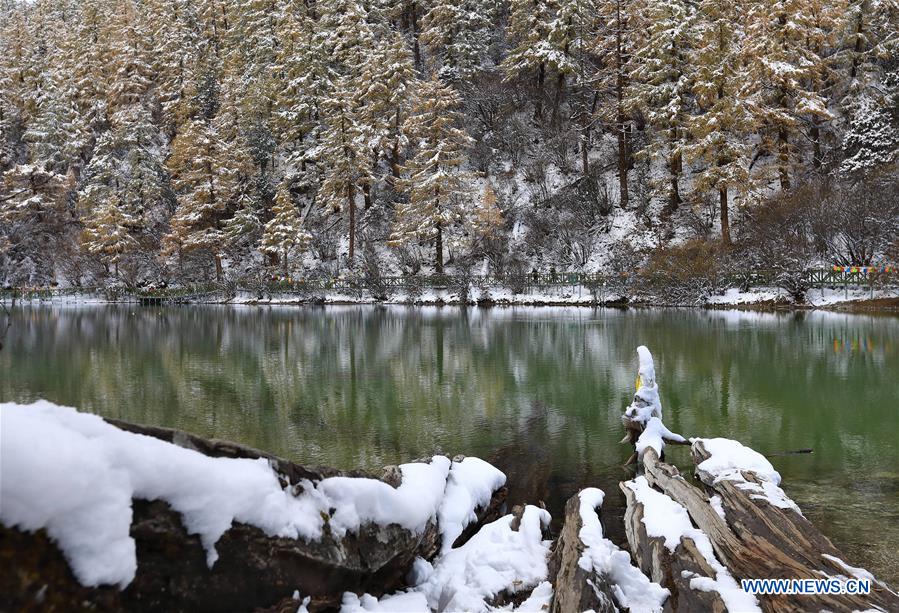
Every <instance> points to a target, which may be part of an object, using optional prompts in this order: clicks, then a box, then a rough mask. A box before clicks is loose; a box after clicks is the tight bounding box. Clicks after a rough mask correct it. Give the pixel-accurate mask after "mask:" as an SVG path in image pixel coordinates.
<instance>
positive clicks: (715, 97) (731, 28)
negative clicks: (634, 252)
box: [684, 0, 754, 243]
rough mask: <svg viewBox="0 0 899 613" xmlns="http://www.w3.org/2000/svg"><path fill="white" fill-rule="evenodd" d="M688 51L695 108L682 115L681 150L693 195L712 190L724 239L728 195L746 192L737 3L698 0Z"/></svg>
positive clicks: (746, 117)
mask: <svg viewBox="0 0 899 613" xmlns="http://www.w3.org/2000/svg"><path fill="white" fill-rule="evenodd" d="M697 21H698V23H697V26H696V36H695V38H694V48H693V50H692V54H691V64H692V65H693V66H694V72H693V79H692V89H693V95H694V97H695V100H696V104H697V107H698V108H697V112H696V114H695V115H693V116H691V117H689V118H688V122H687V131H688V132H689V134H690V139H689V141H688V142H687V144H686V146H685V148H684V153H685V158H686V160H687V161H688V162H689V163H691V164H692V165H693V166H694V167H696V168H697V171H696V172H695V174H694V183H693V189H694V192H695V193H697V194H698V195H699V199H702V198H704V197H705V196H706V194H707V193H708V192H710V191H711V192H712V193H714V194H716V196H717V199H718V209H719V216H720V222H721V239H722V241H723V242H725V243H729V242H730V216H729V196H730V194H731V193H734V194H735V195H739V194H741V193H744V192H745V191H747V190H748V189H749V187H750V184H749V179H750V175H749V162H750V157H751V153H752V152H751V145H750V138H751V135H752V134H753V132H754V126H753V123H752V117H751V116H750V114H749V113H747V112H746V104H745V101H744V100H743V99H742V95H743V93H744V92H745V91H746V88H747V82H746V80H747V75H746V68H745V66H743V65H742V64H741V62H740V51H741V44H742V40H743V33H742V32H741V31H740V30H739V24H740V23H742V21H743V20H742V15H741V12H740V6H739V5H737V4H734V3H733V2H730V1H729V0H701V1H700V3H699V6H698V9H697Z"/></svg>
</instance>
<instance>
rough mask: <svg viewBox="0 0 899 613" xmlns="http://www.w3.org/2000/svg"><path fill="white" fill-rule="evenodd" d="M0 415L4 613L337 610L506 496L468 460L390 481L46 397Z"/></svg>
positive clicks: (386, 585) (386, 583) (494, 475)
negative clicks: (50, 608)
mask: <svg viewBox="0 0 899 613" xmlns="http://www.w3.org/2000/svg"><path fill="white" fill-rule="evenodd" d="M0 419H2V429H0V437H2V440H0V450H2V461H0V524H2V525H0V532H2V539H0V560H3V561H4V564H10V563H14V565H15V572H13V571H12V569H11V568H5V569H0V577H2V579H0V609H3V610H15V609H18V608H21V607H23V606H27V605H28V604H29V603H33V602H34V601H35V599H37V600H38V601H39V602H45V603H47V604H48V605H49V604H55V605H56V606H60V607H62V608H63V609H65V608H66V607H65V604H66V603H70V602H82V601H83V602H87V603H91V604H92V606H96V607H97V608H99V609H123V608H124V609H129V610H170V611H178V610H192V611H197V610H250V609H253V608H257V607H264V606H271V605H272V604H275V603H277V602H278V601H279V600H281V599H283V598H285V597H289V596H290V595H291V594H292V593H293V592H294V591H295V590H297V591H299V592H300V593H301V594H303V595H304V596H308V595H311V596H313V598H312V606H313V608H314V607H315V606H316V605H319V606H320V605H328V604H330V605H339V603H340V598H341V595H342V593H343V592H346V591H351V592H355V593H359V594H362V593H365V592H369V593H372V594H378V595H379V594H383V593H384V592H385V591H388V590H392V589H395V588H397V587H401V586H402V585H404V584H405V580H406V576H407V574H408V572H409V570H410V569H411V568H412V565H413V562H414V561H415V560H416V559H419V558H424V559H427V558H433V556H434V554H435V553H436V552H438V551H439V550H440V549H441V542H442V541H443V542H449V543H451V544H452V543H455V544H459V543H461V542H462V541H464V540H465V536H466V533H470V532H471V530H470V529H469V526H470V525H471V524H472V523H478V524H480V523H483V522H486V521H490V520H492V519H495V516H498V511H499V508H500V506H501V504H500V502H499V501H498V499H497V498H498V497H502V496H503V495H504V492H505V490H504V489H503V488H502V486H503V484H504V482H505V475H503V474H502V473H501V472H500V471H498V470H497V469H495V468H494V467H492V466H490V465H489V464H487V463H486V462H483V461H481V460H478V459H477V458H457V459H456V460H450V459H449V458H446V457H443V456H434V457H433V458H431V459H429V460H427V461H420V462H413V463H409V464H404V465H402V466H399V467H396V468H394V469H392V470H388V471H386V472H385V479H386V480H384V479H379V478H376V477H374V476H367V475H362V474H360V473H353V474H352V475H350V474H343V473H340V472H338V471H334V470H330V469H310V468H307V467H302V466H299V465H296V464H293V463H291V462H287V461H285V460H282V459H278V458H273V457H271V456H268V455H267V454H263V453H262V452H258V451H256V450H252V449H246V448H241V447H240V446H239V445H234V444H226V443H221V442H217V441H207V440H204V439H199V438H198V437H192V436H190V435H186V434H184V433H177V432H174V431H164V430H161V429H155V428H148V429H146V431H145V432H146V433H145V434H144V433H138V431H140V430H141V428H140V427H137V426H130V427H129V430H130V431H126V430H124V429H122V428H118V427H115V426H113V425H112V424H110V423H107V422H106V421H104V420H102V419H101V418H99V417H97V416H94V415H90V414H87V413H79V412H77V411H76V410H75V409H71V408H68V407H59V406H56V405H53V404H51V403H47V402H38V403H35V404H33V405H27V406H26V405H15V404H4V405H0ZM157 435H158V437H157ZM175 443H181V444H183V445H184V446H180V445H178V444H175ZM198 449H200V450H205V451H208V452H210V453H211V454H212V455H207V454H205V453H201V451H199V450H198ZM491 514H492V516H491ZM444 547H445V546H444ZM47 569H52V576H48V574H47Z"/></svg>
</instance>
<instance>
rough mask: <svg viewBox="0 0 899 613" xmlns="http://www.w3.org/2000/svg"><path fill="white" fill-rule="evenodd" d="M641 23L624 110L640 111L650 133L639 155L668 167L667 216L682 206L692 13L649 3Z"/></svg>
mask: <svg viewBox="0 0 899 613" xmlns="http://www.w3.org/2000/svg"><path fill="white" fill-rule="evenodd" d="M641 21H642V22H643V23H645V24H646V29H645V32H644V34H645V40H644V41H643V44H642V46H641V47H640V48H639V49H637V50H636V52H635V59H634V62H635V65H636V66H637V68H636V69H635V70H634V73H633V76H634V81H633V85H632V87H631V91H630V96H629V99H628V105H629V106H633V107H634V108H640V109H642V110H643V112H644V113H645V116H646V120H647V123H649V125H650V126H652V128H653V129H654V134H653V135H652V138H651V140H650V142H649V145H648V146H647V148H646V149H645V150H644V151H643V152H642V154H643V155H644V156H647V157H649V158H650V159H651V160H658V161H660V162H662V164H663V165H664V166H665V167H667V171H668V186H667V190H666V191H667V204H666V206H665V212H666V213H668V214H670V213H672V212H674V211H675V210H676V209H677V208H678V206H679V205H680V203H681V201H682V198H681V193H680V178H681V174H682V172H683V153H684V146H685V144H686V142H687V140H688V134H687V126H688V123H689V118H690V115H691V113H692V112H693V100H692V96H691V90H692V84H691V77H692V75H693V67H692V65H691V64H690V59H689V58H690V54H691V52H692V46H693V38H694V36H695V25H696V10H695V8H694V6H693V4H692V3H689V2H686V1H685V0H672V1H671V2H658V3H648V4H646V5H645V6H644V7H643V10H642V14H641ZM659 191H665V190H659Z"/></svg>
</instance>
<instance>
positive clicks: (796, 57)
mask: <svg viewBox="0 0 899 613" xmlns="http://www.w3.org/2000/svg"><path fill="white" fill-rule="evenodd" d="M747 7H748V11H747V16H746V44H745V45H744V46H743V58H742V61H743V63H744V64H745V65H746V66H747V67H748V70H749V72H748V75H747V80H746V82H747V84H748V86H747V92H746V93H745V94H744V95H743V98H744V99H745V100H746V101H747V107H748V109H749V110H750V111H751V112H752V114H753V116H754V117H755V121H756V122H757V123H758V124H759V125H760V126H761V130H762V133H761V136H762V143H761V147H762V150H763V151H765V152H772V153H775V154H776V161H775V163H774V165H773V170H774V171H775V172H776V175H777V177H778V179H779V181H780V186H781V188H782V189H789V187H790V186H791V180H790V175H791V174H792V170H793V167H794V166H795V164H796V163H797V161H798V160H797V159H795V158H796V153H797V151H798V150H799V146H798V142H799V141H800V137H801V135H802V132H803V128H804V127H805V124H806V123H807V124H809V125H811V126H812V130H818V129H819V127H818V123H819V122H820V121H826V120H829V119H831V114H830V112H829V111H828V109H827V101H826V100H825V98H824V97H823V96H822V95H821V89H822V86H823V83H824V81H825V79H826V74H825V73H826V68H827V62H826V61H825V58H824V57H823V56H822V53H823V49H824V46H826V45H827V44H829V42H830V39H831V38H832V37H833V32H834V31H833V28H832V25H833V24H832V21H833V17H834V12H835V11H839V10H840V9H839V6H838V4H837V3H836V2H833V1H831V2H830V4H829V5H828V4H824V3H823V1H822V0H775V1H774V2H769V1H768V0H764V1H763V0H753V1H752V2H750V3H749V4H748V5H747ZM812 139H813V140H814V141H815V142H819V141H818V137H817V136H816V135H815V134H814V133H813V134H812ZM816 148H819V146H816ZM820 159H821V154H820V152H819V151H815V152H814V160H815V164H816V165H818V164H820Z"/></svg>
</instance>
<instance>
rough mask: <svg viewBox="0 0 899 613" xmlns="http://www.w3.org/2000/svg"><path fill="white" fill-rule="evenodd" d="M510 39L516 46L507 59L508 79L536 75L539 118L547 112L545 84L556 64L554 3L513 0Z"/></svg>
mask: <svg viewBox="0 0 899 613" xmlns="http://www.w3.org/2000/svg"><path fill="white" fill-rule="evenodd" d="M509 6H510V13H511V15H510V24H509V38H510V39H511V40H512V42H513V45H514V46H513V47H512V49H511V50H510V51H509V53H508V55H507V56H506V58H505V59H504V60H503V63H502V68H503V70H504V71H505V73H506V76H507V78H510V79H511V78H514V77H518V76H520V75H522V74H527V73H533V74H534V77H535V92H536V97H537V104H536V106H535V108H534V115H535V117H539V116H540V115H541V114H542V113H543V106H542V100H543V84H544V82H545V80H546V70H547V66H548V65H549V64H551V63H552V62H553V59H554V57H555V51H554V49H553V48H552V46H551V45H550V43H549V29H550V22H551V21H552V18H553V12H554V11H553V6H552V5H551V3H550V0H511V1H510V3H509Z"/></svg>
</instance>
